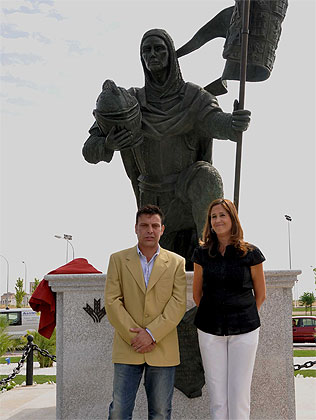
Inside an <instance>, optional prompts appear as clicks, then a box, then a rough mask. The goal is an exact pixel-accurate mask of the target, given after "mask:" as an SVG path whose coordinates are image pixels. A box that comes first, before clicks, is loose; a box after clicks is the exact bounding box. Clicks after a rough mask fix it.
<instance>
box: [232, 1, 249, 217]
mask: <svg viewBox="0 0 316 420" xmlns="http://www.w3.org/2000/svg"><path fill="white" fill-rule="evenodd" d="M242 4H243V7H242V10H243V12H242V13H243V14H242V28H241V60H240V85H239V100H238V108H237V109H244V106H245V88H246V77H247V56H248V35H249V15H250V0H243V1H242ZM242 137H243V135H242V132H240V133H238V140H237V145H236V163H235V185H234V204H235V206H236V209H237V211H238V207H239V189H240V172H241V152H242Z"/></svg>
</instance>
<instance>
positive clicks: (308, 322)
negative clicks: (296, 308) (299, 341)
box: [302, 318, 316, 327]
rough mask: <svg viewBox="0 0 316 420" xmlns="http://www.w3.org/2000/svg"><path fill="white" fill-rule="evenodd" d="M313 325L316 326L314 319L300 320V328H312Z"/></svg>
mask: <svg viewBox="0 0 316 420" xmlns="http://www.w3.org/2000/svg"><path fill="white" fill-rule="evenodd" d="M314 325H316V322H315V319H313V318H303V319H302V327H313V326H314Z"/></svg>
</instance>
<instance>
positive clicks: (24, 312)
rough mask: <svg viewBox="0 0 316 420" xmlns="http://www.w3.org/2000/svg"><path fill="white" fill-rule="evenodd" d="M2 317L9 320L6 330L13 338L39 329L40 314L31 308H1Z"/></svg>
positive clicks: (0, 315)
mask: <svg viewBox="0 0 316 420" xmlns="http://www.w3.org/2000/svg"><path fill="white" fill-rule="evenodd" d="M0 317H1V318H4V319H5V320H6V321H8V323H9V326H8V328H7V329H6V332H7V333H8V334H9V335H10V336H11V337H12V338H18V337H22V336H23V335H26V334H27V331H37V330H38V325H39V319H40V315H39V313H37V312H35V311H33V310H32V309H31V308H14V309H0Z"/></svg>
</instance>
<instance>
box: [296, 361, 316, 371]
mask: <svg viewBox="0 0 316 420" xmlns="http://www.w3.org/2000/svg"><path fill="white" fill-rule="evenodd" d="M314 365H316V360H314V361H309V362H305V363H304V364H303V365H294V370H300V369H302V368H307V369H308V368H311V367H312V366H314Z"/></svg>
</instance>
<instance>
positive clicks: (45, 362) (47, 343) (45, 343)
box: [28, 329, 56, 368]
mask: <svg viewBox="0 0 316 420" xmlns="http://www.w3.org/2000/svg"><path fill="white" fill-rule="evenodd" d="M28 334H30V335H32V336H33V337H34V340H33V342H34V343H35V344H37V345H38V347H39V348H40V349H42V350H47V351H48V352H49V353H50V354H52V355H55V354H56V329H55V330H54V332H53V334H52V336H51V338H49V339H48V338H45V337H43V336H42V335H41V334H40V333H39V332H37V331H28ZM36 358H37V360H38V361H39V364H40V367H41V368H43V367H51V366H53V361H52V359H50V358H49V357H47V356H42V355H41V354H40V353H39V352H37V356H36Z"/></svg>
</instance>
